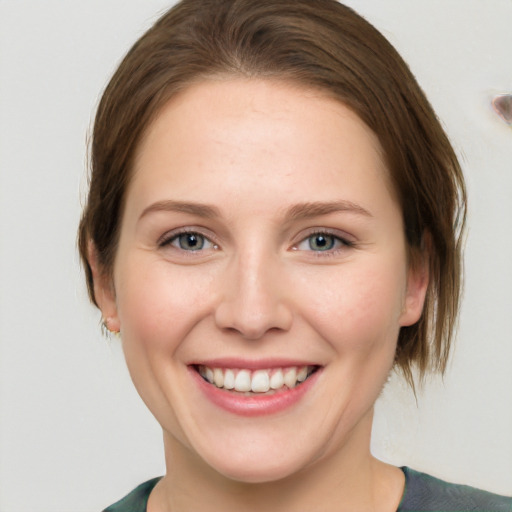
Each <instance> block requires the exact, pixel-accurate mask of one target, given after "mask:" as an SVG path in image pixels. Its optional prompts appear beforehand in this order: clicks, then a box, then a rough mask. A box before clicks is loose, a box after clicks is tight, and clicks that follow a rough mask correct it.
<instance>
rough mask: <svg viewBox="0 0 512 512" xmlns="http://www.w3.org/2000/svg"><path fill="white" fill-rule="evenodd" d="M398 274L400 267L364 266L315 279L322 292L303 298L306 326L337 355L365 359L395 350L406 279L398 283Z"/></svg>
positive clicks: (401, 268)
mask: <svg viewBox="0 0 512 512" xmlns="http://www.w3.org/2000/svg"><path fill="white" fill-rule="evenodd" d="M401 274H403V275H404V276H405V272H404V269H403V267H397V268H390V266H389V265H388V266H384V265H383V266H379V265H365V266H360V267H358V268H355V267H352V268H348V267H347V268H346V269H343V268H340V269H339V270H338V271H337V272H332V273H330V274H329V276H325V278H323V279H318V276H317V279H316V282H317V283H318V285H319V286H318V289H319V290H320V289H323V290H324V291H323V292H322V293H318V294H311V293H309V294H307V293H305V294H304V295H303V296H304V300H305V301H306V300H307V302H305V303H309V304H310V306H309V308H308V313H307V314H308V315H309V322H310V323H311V324H313V325H316V329H317V330H319V331H321V332H322V335H323V337H325V338H326V339H328V340H329V341H330V343H331V345H333V346H334V347H335V348H336V350H337V351H347V352H348V351H350V352H352V353H355V354H357V353H359V354H361V355H364V356H365V357H366V356H367V355H368V353H370V352H372V351H373V350H375V349H378V348H379V347H382V346H386V347H387V350H394V345H395V343H396V340H397V337H398V332H399V318H400V313H401V311H402V308H403V297H404V289H405V277H403V278H402V279H397V276H400V275H401ZM322 281H323V282H324V286H321V282H322ZM312 297H313V298H312Z"/></svg>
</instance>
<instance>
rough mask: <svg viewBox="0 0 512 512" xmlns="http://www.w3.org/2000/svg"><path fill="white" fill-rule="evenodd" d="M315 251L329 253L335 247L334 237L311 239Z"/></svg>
mask: <svg viewBox="0 0 512 512" xmlns="http://www.w3.org/2000/svg"><path fill="white" fill-rule="evenodd" d="M309 246H310V248H311V249H312V250H313V251H328V250H330V249H332V248H333V247H334V237H333V236H330V235H313V236H312V237H310V239H309Z"/></svg>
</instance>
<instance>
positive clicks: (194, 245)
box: [179, 233, 204, 251]
mask: <svg viewBox="0 0 512 512" xmlns="http://www.w3.org/2000/svg"><path fill="white" fill-rule="evenodd" d="M179 244H180V248H181V249H185V250H187V251H198V250H200V249H202V248H203V245H204V237H202V236H201V235H197V234H195V233H184V234H182V235H180V236H179Z"/></svg>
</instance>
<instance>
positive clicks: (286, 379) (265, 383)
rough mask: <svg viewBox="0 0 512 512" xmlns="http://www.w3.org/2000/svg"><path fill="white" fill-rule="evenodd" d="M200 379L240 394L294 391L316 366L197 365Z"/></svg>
mask: <svg viewBox="0 0 512 512" xmlns="http://www.w3.org/2000/svg"><path fill="white" fill-rule="evenodd" d="M196 368H197V371H198V373H199V375H201V377H202V378H203V379H204V380H205V381H206V382H208V383H209V384H213V385H214V386H216V387H217V388H219V389H225V390H229V391H238V392H240V393H250V394H252V393H267V394H271V393H272V392H277V391H284V390H287V389H294V388H295V387H297V386H298V385H299V384H301V383H303V382H304V381H305V380H307V379H308V378H309V377H310V376H311V375H312V374H313V373H314V372H315V371H316V370H317V369H318V367H317V366H291V367H284V368H272V369H259V370H250V369H243V368H242V369H239V368H236V369H235V368H211V367H209V366H204V365H198V366H197V367H196Z"/></svg>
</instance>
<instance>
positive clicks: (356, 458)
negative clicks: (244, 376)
mask: <svg viewBox="0 0 512 512" xmlns="http://www.w3.org/2000/svg"><path fill="white" fill-rule="evenodd" d="M370 432H371V417H370V424H369V428H368V429H367V431H365V430H364V429H358V431H357V432H354V433H353V435H352V436H351V439H350V440H349V442H347V443H346V444H345V445H344V446H343V447H342V448H341V449H340V450H338V451H333V452H332V453H331V454H328V453H327V450H326V454H324V455H322V456H320V457H319V458H318V459H317V460H315V461H313V462H312V463H311V464H310V465H308V466H307V467H305V468H303V469H302V470H300V471H299V472H297V473H294V474H292V475H290V476H287V477H285V478H282V479H280V480H277V481H271V482H263V483H246V482H240V481H237V480H233V479H230V478H226V477H225V476H223V475H222V474H220V473H218V472H217V471H215V470H214V469H213V468H211V467H210V466H208V465H207V464H205V463H204V461H203V460H202V459H201V458H200V457H198V456H197V455H196V454H195V453H192V452H191V451H190V450H189V449H187V448H185V447H184V446H183V445H182V444H181V443H180V442H178V441H176V440H175V439H174V438H172V437H171V436H170V435H168V434H164V442H165V452H166V464H167V474H166V475H165V477H164V478H163V479H162V480H161V481H160V482H159V484H158V485H157V487H156V488H155V490H154V491H153V493H152V494H151V497H150V501H149V504H148V510H149V512H172V511H180V512H188V511H196V510H201V511H202V512H210V511H212V512H213V511H215V512H217V511H218V510H223V512H232V511H233V512H235V511H239V510H244V511H246V512H253V511H254V512H256V511H261V510H272V511H275V512H289V511H290V510H322V511H324V512H331V511H332V512H349V511H350V512H353V511H354V510H358V511H374V510H379V512H388V511H389V512H393V511H395V510H396V508H397V506H398V503H399V502H400V498H401V496H402V491H403V487H404V476H403V473H402V472H401V471H400V470H398V469H397V468H395V467H392V466H388V465H387V464H384V463H382V462H380V461H378V460H376V459H375V458H374V457H372V455H371V454H370V451H369V448H368V447H369V444H370Z"/></svg>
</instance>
